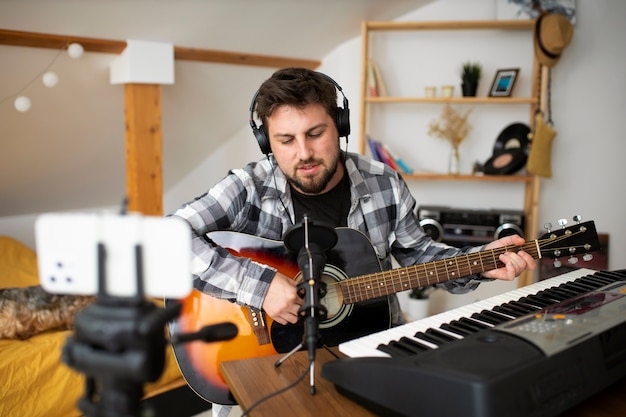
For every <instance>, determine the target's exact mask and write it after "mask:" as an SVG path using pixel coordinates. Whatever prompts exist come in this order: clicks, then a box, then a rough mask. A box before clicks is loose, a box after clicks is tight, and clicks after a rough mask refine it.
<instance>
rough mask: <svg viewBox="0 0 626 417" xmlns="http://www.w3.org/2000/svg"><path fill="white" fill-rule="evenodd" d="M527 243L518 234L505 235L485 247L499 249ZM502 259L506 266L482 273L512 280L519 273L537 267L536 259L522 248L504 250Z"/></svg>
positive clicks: (487, 276)
mask: <svg viewBox="0 0 626 417" xmlns="http://www.w3.org/2000/svg"><path fill="white" fill-rule="evenodd" d="M524 243H525V241H524V239H523V238H522V237H521V236H518V235H512V236H505V237H503V238H500V239H498V240H494V241H493V242H491V243H489V244H488V245H487V246H486V247H485V249H497V248H502V247H504V246H511V245H515V246H521V245H523V244H524ZM499 259H500V261H502V262H503V263H504V267H502V268H498V269H494V270H491V271H488V272H484V273H483V274H482V275H483V276H484V277H485V278H495V279H502V280H505V281H512V280H513V279H515V277H517V276H518V275H519V274H521V273H522V272H524V271H525V270H527V269H529V270H533V269H535V266H536V264H535V260H534V259H533V258H532V256H530V255H529V254H528V253H526V252H524V251H523V250H520V251H519V252H517V253H516V252H504V253H503V254H501V255H500V257H499Z"/></svg>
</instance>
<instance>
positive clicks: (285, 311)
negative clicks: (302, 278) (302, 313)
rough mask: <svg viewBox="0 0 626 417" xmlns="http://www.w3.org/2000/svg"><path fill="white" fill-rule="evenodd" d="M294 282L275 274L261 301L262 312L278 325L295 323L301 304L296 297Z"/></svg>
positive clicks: (300, 300)
mask: <svg viewBox="0 0 626 417" xmlns="http://www.w3.org/2000/svg"><path fill="white" fill-rule="evenodd" d="M297 291H298V289H297V287H296V281H295V280H293V279H291V278H289V277H287V276H286V275H283V274H281V273H280V272H277V273H276V275H275V276H274V279H272V282H271V283H270V287H269V289H268V290H267V294H266V295H265V300H264V301H263V310H264V311H265V312H266V313H267V314H268V315H269V316H270V317H271V318H272V319H274V321H276V322H278V323H280V324H287V323H296V322H297V321H298V310H299V309H300V306H302V304H303V300H302V298H300V297H299V296H298V292H297Z"/></svg>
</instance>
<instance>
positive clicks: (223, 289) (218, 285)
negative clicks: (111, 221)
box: [169, 172, 276, 309]
mask: <svg viewBox="0 0 626 417" xmlns="http://www.w3.org/2000/svg"><path fill="white" fill-rule="evenodd" d="M245 180H246V178H245V176H244V175H242V174H239V175H237V174H235V173H233V172H231V173H229V175H228V176H227V177H226V178H224V179H223V180H222V181H220V182H219V183H218V184H216V185H215V186H214V187H212V188H211V189H210V190H209V191H208V192H207V193H205V194H204V195H202V196H200V197H198V198H196V199H195V200H193V201H191V202H189V203H186V204H184V205H183V206H181V207H180V208H178V209H177V210H175V211H173V212H172V213H170V214H169V215H170V216H176V217H180V218H182V219H183V220H185V221H186V222H187V223H189V225H190V226H191V232H192V237H191V238H192V244H191V249H192V260H191V271H192V274H193V276H194V287H195V288H196V289H198V290H199V291H202V292H204V293H207V294H210V295H212V296H215V297H218V298H222V299H229V300H231V301H234V302H236V303H237V304H240V305H250V306H252V307H255V308H259V309H260V308H261V306H262V303H263V300H264V299H265V294H266V293H267V290H268V288H269V284H270V282H271V280H272V278H273V277H274V275H275V274H276V270H275V269H274V268H272V267H270V266H267V265H263V264H260V263H257V262H254V261H253V260H251V259H248V258H245V257H237V256H234V255H232V254H231V253H230V252H229V251H228V250H227V249H226V248H222V247H220V246H217V245H216V244H214V243H213V242H211V241H210V239H209V238H208V237H207V233H209V232H211V231H216V230H233V228H234V227H236V224H237V222H238V219H239V218H240V217H242V216H245V211H246V207H247V206H249V202H248V201H247V195H248V192H247V191H246V186H245Z"/></svg>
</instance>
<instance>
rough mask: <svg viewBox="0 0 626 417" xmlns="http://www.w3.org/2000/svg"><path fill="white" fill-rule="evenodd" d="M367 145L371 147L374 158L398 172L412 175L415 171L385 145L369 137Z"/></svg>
mask: <svg viewBox="0 0 626 417" xmlns="http://www.w3.org/2000/svg"><path fill="white" fill-rule="evenodd" d="M367 143H368V144H369V147H370V152H371V154H372V158H373V159H375V160H377V161H380V162H383V163H385V164H387V165H389V166H390V167H391V168H393V169H395V170H396V171H398V172H403V173H405V174H412V173H413V170H412V169H411V168H410V167H409V166H408V165H407V164H406V163H405V162H404V161H403V160H402V159H400V158H399V157H398V156H397V155H396V154H395V153H394V152H392V151H391V149H389V146H387V145H386V144H384V143H381V142H379V141H376V140H374V139H372V138H371V137H369V136H368V137H367Z"/></svg>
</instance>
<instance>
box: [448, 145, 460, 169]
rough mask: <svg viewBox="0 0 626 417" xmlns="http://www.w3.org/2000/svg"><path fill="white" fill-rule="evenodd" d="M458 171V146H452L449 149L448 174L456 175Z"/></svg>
mask: <svg viewBox="0 0 626 417" xmlns="http://www.w3.org/2000/svg"><path fill="white" fill-rule="evenodd" d="M458 173H459V148H458V146H453V147H452V149H451V150H450V161H449V162H448V174H453V175H456V174H458Z"/></svg>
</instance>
